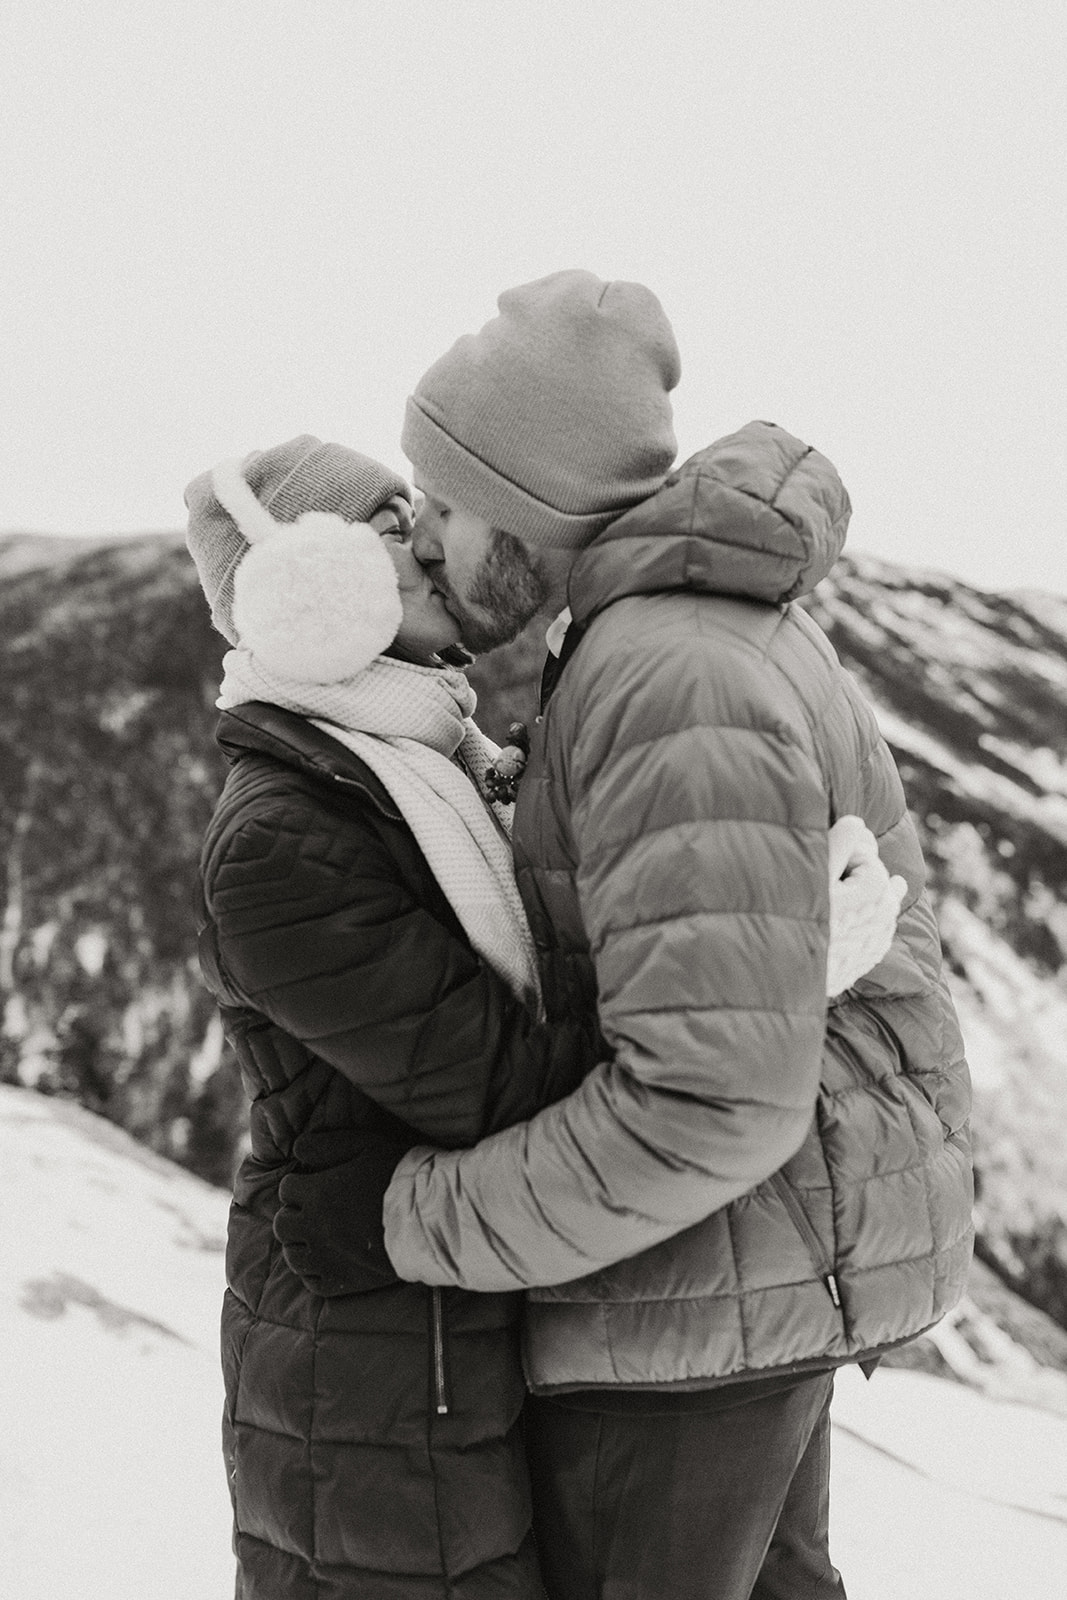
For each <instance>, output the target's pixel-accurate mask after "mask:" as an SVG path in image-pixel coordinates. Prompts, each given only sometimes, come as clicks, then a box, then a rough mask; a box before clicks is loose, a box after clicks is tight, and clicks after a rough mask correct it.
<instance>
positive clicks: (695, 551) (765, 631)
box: [386, 423, 972, 1391]
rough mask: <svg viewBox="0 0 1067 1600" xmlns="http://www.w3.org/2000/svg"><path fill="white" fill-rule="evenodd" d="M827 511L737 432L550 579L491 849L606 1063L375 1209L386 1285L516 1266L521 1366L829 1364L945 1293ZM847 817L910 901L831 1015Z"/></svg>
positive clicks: (909, 945) (911, 1043)
mask: <svg viewBox="0 0 1067 1600" xmlns="http://www.w3.org/2000/svg"><path fill="white" fill-rule="evenodd" d="M848 511H849V506H848V499H847V496H846V495H845V492H844V489H843V488H842V486H841V484H840V481H839V479H838V478H837V474H836V473H835V472H834V470H833V468H832V467H831V466H830V464H829V462H827V461H826V460H825V459H824V458H823V457H821V456H819V455H818V454H817V453H816V452H814V451H811V450H809V449H808V448H807V447H806V446H805V445H803V444H801V443H800V441H798V440H796V439H793V438H791V436H790V435H789V434H786V433H784V432H783V431H782V430H781V429H778V428H775V427H773V426H772V425H770V424H766V423H753V424H750V425H749V426H748V427H747V428H745V429H742V430H741V432H740V433H738V434H736V435H732V436H731V437H730V438H728V439H724V440H721V441H720V442H719V443H718V444H717V445H713V446H711V447H709V449H708V450H706V451H704V452H702V453H701V454H699V455H697V456H696V457H694V458H693V459H692V460H691V461H690V462H688V463H687V464H686V465H685V466H684V467H682V468H681V469H680V470H679V471H677V472H676V473H674V474H673V475H672V476H671V477H670V478H669V479H668V480H667V482H666V484H665V485H664V487H663V488H662V489H661V490H660V491H659V492H658V493H657V494H656V495H654V496H652V497H651V499H649V500H647V501H645V502H643V503H642V504H641V505H640V506H637V507H635V508H634V509H633V510H632V511H630V512H628V513H626V514H625V515H624V516H623V517H621V518H620V519H619V520H618V521H616V522H615V523H613V524H612V525H611V526H610V527H608V528H607V529H606V530H605V532H604V533H603V534H602V535H600V536H599V538H598V539H597V540H596V541H595V542H594V543H593V545H592V546H591V547H590V548H589V549H588V550H586V551H585V552H583V554H582V556H581V557H580V558H579V559H578V561H577V563H576V565H575V567H574V569H573V571H572V575H571V584H570V600H571V606H572V609H573V613H574V618H575V624H576V629H575V630H574V631H572V634H571V635H570V637H569V638H568V642H567V645H568V646H573V643H574V640H575V639H576V638H577V639H578V643H577V647H576V648H575V649H573V653H572V654H571V655H570V658H569V660H567V661H566V664H565V665H564V666H563V668H562V672H561V674H560V676H559V679H558V683H557V685H556V688H555V691H554V693H553V694H552V696H551V698H550V699H549V700H548V702H547V705H546V708H545V711H544V717H543V721H542V724H541V727H540V729H539V732H538V737H537V739H536V740H535V742H534V749H533V751H532V752H531V761H530V765H529V767H528V768H527V771H526V774H525V776H524V778H523V784H522V789H521V790H520V795H519V803H518V809H517V815H516V827H515V848H516V860H517V863H518V869H519V879H520V883H521V886H522V890H523V896H524V899H525V901H526V905H527V910H528V912H529V914H530V918H531V922H532V924H533V927H534V933H535V937H536V938H537V941H538V944H539V947H540V951H541V958H542V961H543V964H544V968H545V972H546V993H547V994H548V996H549V998H550V1001H551V1003H552V1005H553V1006H554V1007H555V1008H556V1009H555V1014H556V1015H557V1016H558V1017H563V1016H566V1015H569V1014H571V1013H572V1012H574V1011H576V1010H581V1009H583V1008H589V1007H592V1006H593V1005H594V1004H598V1005H599V1009H600V1025H601V1028H602V1032H603V1041H604V1045H603V1050H602V1054H601V1062H600V1064H599V1065H598V1066H597V1067H596V1068H595V1069H594V1070H593V1071H592V1072H590V1074H589V1075H588V1076H587V1078H586V1079H585V1080H584V1082H583V1083H582V1085H581V1087H580V1088H579V1089H578V1090H577V1091H575V1092H574V1093H573V1094H572V1095H570V1096H569V1097H568V1098H567V1099H565V1100H564V1101H562V1102H561V1103H560V1104H558V1105H555V1106H552V1107H550V1108H549V1109H548V1110H546V1111H544V1112H542V1113H541V1114H540V1115H539V1116H537V1117H536V1118H535V1119H534V1120H533V1121H532V1122H531V1123H530V1124H529V1125H528V1126H527V1127H526V1128H521V1129H519V1128H516V1129H513V1130H509V1131H507V1132H503V1133H500V1134H498V1135H497V1136H496V1137H495V1138H494V1139H492V1140H489V1141H487V1142H486V1143H484V1144H483V1145H482V1146H481V1147H480V1148H479V1149H477V1150H474V1151H471V1152H467V1153H464V1154H462V1155H454V1154H446V1155H437V1156H435V1155H434V1154H433V1153H432V1152H428V1151H421V1152H419V1151H413V1152H412V1153H411V1154H410V1155H409V1156H407V1157H405V1158H404V1161H403V1162H402V1164H401V1166H400V1168H399V1169H398V1171H397V1175H396V1177H395V1179H394V1182H393V1184H392V1185H391V1187H390V1191H389V1194H388V1196H387V1205H386V1221H387V1229H386V1242H387V1245H388V1248H389V1251H390V1254H391V1256H392V1259H393V1261H394V1262H395V1263H396V1265H397V1267H398V1270H400V1271H401V1273H402V1274H403V1275H404V1276H405V1277H410V1278H413V1279H414V1278H417V1279H420V1280H421V1281H423V1282H428V1283H439V1284H441V1283H462V1284H464V1285H465V1286H467V1287H472V1288H481V1289H501V1288H505V1287H508V1288H510V1287H514V1286H517V1285H520V1284H524V1285H532V1286H539V1287H535V1288H534V1290H533V1293H532V1294H531V1296H530V1300H529V1305H528V1308H527V1315H526V1329H525V1355H526V1362H527V1373H528V1377H529V1379H530V1381H531V1382H532V1384H533V1385H534V1387H535V1388H537V1389H539V1390H542V1391H552V1390H557V1389H566V1388H569V1387H575V1386H595V1385H612V1386H619V1385H634V1386H637V1387H648V1386H655V1385H674V1386H678V1387H683V1388H699V1387H705V1386H709V1385H714V1384H717V1383H721V1382H724V1381H731V1380H736V1379H739V1378H743V1377H746V1376H750V1375H754V1374H760V1375H763V1374H769V1373H774V1372H778V1371H804V1370H807V1369H812V1368H816V1367H819V1366H826V1365H827V1364H830V1365H832V1364H834V1363H838V1362H842V1361H847V1360H855V1359H859V1358H861V1357H864V1356H869V1355H871V1354H872V1353H873V1352H875V1351H878V1350H881V1349H884V1348H885V1347H887V1346H891V1345H893V1344H895V1343H897V1342H900V1341H902V1340H905V1339H907V1338H909V1337H911V1336H913V1335H914V1334H916V1333H917V1332H918V1331H919V1330H920V1329H922V1328H925V1327H927V1326H929V1325H930V1324H932V1323H933V1322H935V1321H936V1320H937V1319H938V1318H939V1317H941V1316H942V1315H943V1314H944V1312H945V1311H947V1310H948V1309H949V1308H950V1307H951V1306H952V1305H953V1304H954V1303H955V1301H956V1300H957V1299H958V1297H959V1295H960V1293H961V1291H962V1287H963V1284H964V1280H965V1276H966V1271H967V1265H968V1261H969V1257H970V1249H971V1203H972V1191H971V1166H970V1151H969V1138H968V1113H969V1082H968V1074H967V1068H966V1064H965V1062H964V1058H963V1049H962V1043H961V1039H960V1034H959V1029H958V1026H957V1023H956V1018H955V1014H954V1011H953V1007H952V1004H951V1001H950V999H949V996H948V992H947V990H946V987H945V984H944V981H943V978H942V973H941V953H940V947H939V941H938V936H937V930H936V927H935V923H934V919H933V916H932V914H931V910H930V905H929V902H928V900H927V897H926V894H925V891H924V887H923V885H924V869H923V862H922V858H921V854H920V851H919V846H918V842H917V839H916V835H915V830H914V827H913V825H912V823H911V821H910V819H909V817H908V814H907V811H906V809H905V803H904V796H903V793H902V790H901V785H900V781H899V778H898V775H897V772H896V768H895V766H894V764H893V761H892V758H891V756H890V753H889V750H888V748H887V746H886V744H885V742H884V740H883V739H882V738H881V736H880V734H879V731H878V728H877V725H876V723H875V719H874V717H873V715H872V713H871V711H870V709H869V707H868V706H867V704H866V703H865V701H864V700H863V698H862V696H861V695H860V693H859V691H858V690H857V688H856V686H855V684H854V683H853V681H852V680H851V678H850V677H849V676H848V674H847V673H845V672H844V671H843V669H842V668H841V666H840V664H839V663H838V661H837V659H836V657H835V655H834V653H833V650H832V649H831V648H830V645H829V643H828V642H827V640H826V638H825V637H824V635H823V634H822V633H821V632H820V630H819V629H818V628H817V627H816V626H815V625H814V624H813V623H812V622H811V620H810V619H809V618H808V617H807V615H806V614H805V613H804V612H803V611H802V610H801V609H799V608H798V607H796V606H795V605H793V604H791V601H792V600H793V599H794V597H795V596H797V595H798V594H802V593H804V592H806V591H807V590H809V589H810V588H811V587H813V585H814V584H815V583H817V582H818V580H819V578H820V577H821V576H822V575H823V574H824V573H825V572H826V571H827V570H828V568H829V567H830V565H831V564H832V562H833V561H834V560H835V559H836V556H837V553H838V551H839V549H840V546H841V542H842V540H843V538H844V531H845V525H846V522H847V517H848ZM566 649H567V646H565V650H566ZM847 813H858V814H859V815H860V816H862V817H863V818H864V820H865V821H866V822H867V823H868V825H869V826H870V828H871V829H872V830H873V831H874V833H875V834H876V836H877V838H878V840H879V846H880V851H881V854H882V857H883V859H884V861H885V863H886V865H887V867H888V868H889V870H890V871H891V872H897V873H900V874H902V875H903V876H904V877H905V878H906V879H907V883H908V893H907V896H906V900H905V908H904V911H903V914H902V917H901V920H900V923H899V925H898V931H897V936H896V939H895V942H894V944H893V947H892V949H891V950H890V952H889V954H888V956H887V957H886V958H885V960H884V961H882V962H881V963H880V964H879V965H878V966H877V967H876V968H874V969H873V970H872V971H871V972H870V973H869V974H868V975H867V976H866V977H864V978H863V979H862V980H861V981H860V982H859V983H858V984H857V985H856V986H855V988H854V989H852V990H850V991H849V992H848V993H847V994H845V995H843V996H841V997H839V998H838V999H837V1000H836V1002H835V1003H834V1004H833V1005H832V1006H831V1008H830V1010H829V1012H827V1005H826V1000H825V997H824V986H825V965H826V948H827V917H828V899H827V865H826V849H827V846H826V836H827V828H828V826H829V824H830V823H832V822H833V821H834V820H835V819H836V818H837V817H838V816H841V815H843V814H847ZM624 1258H629V1259H624Z"/></svg>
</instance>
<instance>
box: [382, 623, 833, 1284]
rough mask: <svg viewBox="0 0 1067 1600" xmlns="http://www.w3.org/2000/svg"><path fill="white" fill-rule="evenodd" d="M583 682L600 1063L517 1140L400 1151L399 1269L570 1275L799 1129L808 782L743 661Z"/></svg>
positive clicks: (744, 1170)
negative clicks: (602, 1044) (606, 1053)
mask: <svg viewBox="0 0 1067 1600" xmlns="http://www.w3.org/2000/svg"><path fill="white" fill-rule="evenodd" d="M580 660H581V658H580V656H579V658H578V659H577V661H576V666H577V665H578V664H579V663H580ZM720 669H721V675H720V676H719V677H717V674H720ZM590 676H591V675H590V673H589V672H588V670H587V671H586V673H585V677H584V679H582V680H581V681H580V683H576V684H575V685H574V686H573V687H572V688H571V690H570V693H569V700H570V701H571V702H572V703H577V704H579V705H580V706H581V707H582V721H581V723H580V724H579V726H578V727H577V728H576V729H575V736H574V744H573V749H572V754H571V758H570V761H569V766H568V770H567V772H566V774H565V782H566V786H567V789H568V793H569V798H570V813H571V827H572V833H573V853H574V858H575V860H576V862H577V867H576V889H577V895H578V900H579V905H580V910H581V915H582V919H583V922H584V926H585V929H586V933H587V936H588V940H589V945H590V950H591V954H592V957H593V960H594V963H595V968H596V976H597V984H598V995H599V1009H600V1024H601V1029H602V1032H603V1036H604V1038H605V1040H606V1042H607V1045H608V1047H609V1049H610V1050H611V1052H612V1054H611V1058H610V1059H607V1060H603V1061H601V1062H600V1063H599V1064H598V1065H597V1066H596V1067H595V1068H594V1070H592V1071H591V1072H590V1073H589V1075H588V1076H587V1077H586V1078H585V1079H584V1081H583V1082H582V1084H581V1085H580V1087H579V1088H578V1089H576V1090H575V1091H574V1092H573V1093H572V1094H570V1095H569V1096H568V1097H567V1098H566V1099H565V1100H563V1101H561V1102H560V1103H558V1104H556V1105H554V1106H552V1107H550V1108H549V1109H547V1110H545V1111H543V1112H541V1113H540V1114H539V1115H538V1116H536V1117H535V1118H533V1120H531V1121H530V1122H528V1123H526V1124H525V1125H523V1126H521V1127H516V1128H512V1129H510V1130H508V1131H506V1132H503V1133H500V1134H497V1135H495V1136H494V1137H493V1138H491V1139H488V1140H485V1141H483V1142H482V1143H481V1144H480V1145H478V1146H477V1147H476V1148H475V1149H473V1150H470V1151H465V1152H448V1153H439V1152H433V1151H429V1150H425V1149H423V1150H415V1151H412V1152H410V1153H409V1155H408V1156H406V1157H405V1158H404V1160H403V1161H402V1162H401V1164H400V1166H399V1167H398V1168H397V1171H396V1174H395V1176H394V1179H393V1182H392V1184H391V1185H390V1188H389V1190H388V1193H387V1196H386V1204H385V1222H386V1245H387V1248H388V1251H389V1254H390V1257H391V1259H392V1261H393V1264H394V1266H395V1267H396V1269H397V1272H398V1273H399V1275H400V1276H401V1277H404V1278H407V1279H411V1280H419V1281H422V1282H426V1283H432V1284H459V1285H462V1286H463V1287H465V1288H468V1289H477V1290H499V1289H512V1288H519V1287H530V1286H534V1285H539V1284H540V1285H547V1284H555V1283H561V1282H567V1281H570V1280H572V1279H574V1278H578V1277H583V1276H586V1275H587V1274H589V1273H591V1272H594V1271H596V1270H598V1269H599V1268H601V1267H603V1266H606V1265H608V1264H610V1263H612V1262H614V1261H617V1260H620V1259H622V1258H623V1257H626V1256H630V1255H634V1254H637V1253H638V1252H640V1251H641V1250H644V1249H646V1248H648V1247H650V1246H652V1245H654V1244H656V1243H658V1242H659V1241H661V1240H663V1239H664V1238H667V1237H669V1236H670V1235H671V1234H674V1233H676V1232H678V1231H680V1230H681V1229H683V1228H685V1227H687V1226H690V1225H691V1224H693V1223H695V1222H697V1221H699V1220H700V1219H702V1218H703V1217H705V1216H707V1215H709V1214H710V1213H711V1212H713V1211H715V1210H717V1209H718V1208H719V1207H721V1206H723V1205H725V1204H726V1203H728V1202H729V1201H730V1200H732V1199H734V1198H736V1197H737V1196H738V1195H740V1194H743V1193H744V1192H746V1191H747V1190H748V1189H750V1188H752V1187H753V1186H754V1185H755V1184H757V1183H759V1182H761V1181H762V1180H763V1179H765V1178H766V1177H768V1176H769V1175H770V1174H771V1173H772V1172H774V1171H776V1170H777V1168H778V1167H780V1166H781V1165H782V1163H783V1162H785V1161H786V1160H788V1158H789V1157H790V1156H791V1155H792V1154H793V1153H794V1152H795V1150H796V1149H797V1148H798V1147H799V1145H800V1143H801V1142H802V1140H803V1138H804V1135H805V1133H806V1132H807V1129H808V1127H809V1126H810V1122H811V1118H812V1115H813V1111H814V1105H815V1099H816V1094H817V1090H818V1080H819V1067H820V1057H821V1049H822V1040H823V1032H824V1023H825V1010H826V1001H825V995H824V988H825V976H826V947H827V923H828V871H827V825H828V810H829V801H828V797H827V794H826V792H825V788H824V785H823V782H822V780H821V775H820V773H819V771H818V769H817V767H816V765H815V763H814V761H813V759H812V758H811V756H810V755H809V754H808V752H807V750H806V748H805V747H804V746H803V745H802V743H801V742H800V735H799V734H798V732H797V731H796V725H795V724H791V723H790V722H788V721H787V720H786V718H785V716H784V715H783V712H782V710H781V708H780V702H779V703H778V704H777V705H776V704H775V701H774V690H775V689H776V687H777V686H776V685H774V684H771V685H769V686H768V684H767V682H766V675H765V673H764V671H763V668H762V663H761V662H759V661H758V659H757V660H754V661H753V662H751V663H748V664H747V665H746V664H745V662H744V660H742V663H741V664H740V665H739V664H738V662H737V661H727V662H725V663H717V662H716V661H715V660H714V659H712V660H710V661H708V660H705V659H700V660H697V661H694V662H685V661H683V662H682V663H681V664H679V663H678V662H677V661H675V660H671V659H670V657H669V655H668V656H667V657H666V658H665V659H664V661H663V662H662V664H661V666H660V667H659V668H658V669H657V668H656V667H655V666H653V667H651V668H649V666H648V664H647V662H642V661H641V660H640V659H639V658H635V661H634V663H633V665H632V666H628V665H627V663H626V662H625V661H623V662H621V663H620V662H619V661H618V660H617V659H613V660H612V661H611V662H610V664H608V663H605V664H604V666H603V667H602V669H601V670H600V671H599V672H598V674H597V676H596V677H595V678H593V681H589V680H590ZM724 684H725V687H724ZM563 743H564V746H566V743H567V740H566V739H564V741H563Z"/></svg>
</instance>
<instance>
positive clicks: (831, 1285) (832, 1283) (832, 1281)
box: [823, 1272, 841, 1311]
mask: <svg viewBox="0 0 1067 1600" xmlns="http://www.w3.org/2000/svg"><path fill="white" fill-rule="evenodd" d="M823 1281H824V1283H825V1284H826V1287H827V1288H828V1289H829V1291H830V1299H831V1300H832V1301H833V1303H834V1305H835V1306H836V1307H837V1309H838V1310H839V1311H840V1309H841V1295H840V1292H839V1291H838V1287H837V1279H836V1278H835V1277H834V1275H833V1273H832V1272H828V1273H827V1274H826V1277H825V1278H824V1280H823Z"/></svg>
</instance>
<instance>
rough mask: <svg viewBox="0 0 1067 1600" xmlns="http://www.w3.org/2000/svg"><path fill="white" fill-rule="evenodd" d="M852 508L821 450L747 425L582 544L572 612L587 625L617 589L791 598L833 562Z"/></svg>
mask: <svg viewBox="0 0 1067 1600" xmlns="http://www.w3.org/2000/svg"><path fill="white" fill-rule="evenodd" d="M851 510H852V507H851V504H850V502H849V498H848V494H847V492H846V490H845V486H844V484H843V483H842V482H841V479H840V478H839V477H838V475H837V471H836V469H835V468H834V467H833V466H832V465H831V463H830V462H829V461H828V460H827V459H826V457H825V456H822V455H820V454H819V452H818V451H817V450H813V449H812V448H811V446H810V445H806V444H804V443H802V441H801V440H800V439H796V438H794V437H793V435H792V434H790V433H786V431H785V429H784V428H779V427H778V426H777V425H776V424H775V423H773V422H750V423H748V424H746V426H745V427H743V428H741V429H739V431H738V432H737V433H731V434H728V435H727V436H726V438H724V439H719V440H717V441H716V442H715V443H714V444H710V445H708V446H707V447H706V449H704V450H700V451H698V452H697V454H696V455H695V456H692V457H690V459H689V460H688V461H687V462H686V463H685V464H684V465H683V466H681V467H678V468H676V469H675V471H674V472H672V473H671V475H670V476H669V477H668V478H667V480H666V482H665V483H664V484H663V486H662V487H661V488H660V489H658V490H657V491H656V493H655V494H653V495H650V496H649V498H648V499H647V500H643V501H642V502H641V503H640V505H637V506H634V507H633V508H632V509H631V510H630V511H627V512H626V513H625V515H623V516H621V517H619V518H618V520H617V521H615V522H613V523H611V524H610V526H609V527H607V528H605V530H604V532H603V533H602V534H600V535H599V536H598V537H597V538H596V539H595V540H594V541H593V543H592V544H591V545H589V546H588V548H587V549H586V550H584V551H583V552H582V554H581V555H580V556H579V557H578V559H577V561H576V562H575V564H574V566H573V568H572V570H571V577H570V585H569V600H570V606H571V611H572V612H573V614H574V617H575V619H576V620H577V621H579V622H585V621H588V620H589V618H590V617H592V616H593V615H594V613H595V612H597V611H600V610H602V609H603V608H604V606H606V605H610V604H611V603H612V601H614V600H619V599H622V597H623V596H624V595H630V594H650V593H658V592H662V591H664V590H670V589H675V590H677V589H688V590H691V591H696V592H699V593H705V594H724V595H735V596H742V597H745V598H748V599H751V600H764V601H768V602H771V603H774V604H781V603H783V602H785V601H787V600H795V599H796V598H797V597H798V596H799V595H803V594H808V593H810V591H811V590H812V589H814V588H815V585H816V584H817V583H819V582H820V581H821V579H823V578H824V577H825V576H826V574H827V573H828V572H829V571H830V568H831V567H832V566H833V564H834V562H835V561H836V560H837V557H838V555H839V554H840V552H841V547H842V545H843V544H844V542H845V531H846V529H847V527H848V520H849V516H850V515H851Z"/></svg>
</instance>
